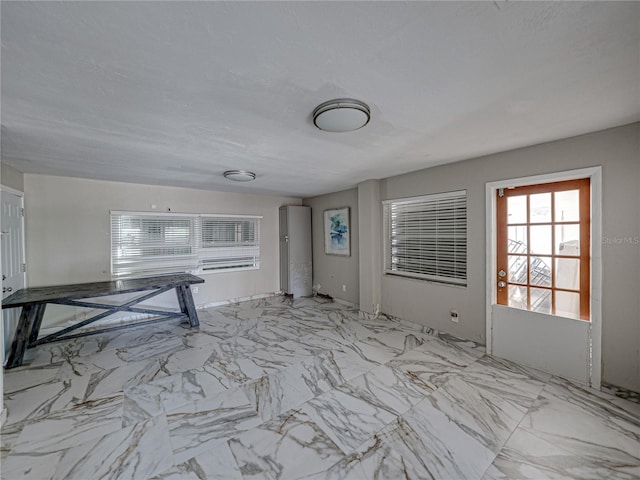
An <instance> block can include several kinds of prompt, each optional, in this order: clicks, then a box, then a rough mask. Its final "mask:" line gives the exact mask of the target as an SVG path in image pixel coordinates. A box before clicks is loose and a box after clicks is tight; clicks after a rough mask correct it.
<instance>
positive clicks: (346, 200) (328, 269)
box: [303, 188, 360, 304]
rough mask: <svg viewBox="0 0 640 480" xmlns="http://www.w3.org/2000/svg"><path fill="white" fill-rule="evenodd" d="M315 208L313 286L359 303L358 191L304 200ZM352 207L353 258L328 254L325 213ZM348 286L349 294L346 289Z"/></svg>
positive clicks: (347, 191)
mask: <svg viewBox="0 0 640 480" xmlns="http://www.w3.org/2000/svg"><path fill="white" fill-rule="evenodd" d="M303 204H304V205H308V206H310V207H311V224H312V231H313V284H314V285H318V284H320V285H321V288H320V293H325V294H328V295H331V296H332V297H334V298H339V299H342V300H346V301H347V302H351V303H355V304H357V303H358V302H359V296H360V282H359V275H358V259H359V243H360V241H359V238H360V237H359V234H358V225H359V221H358V190H357V189H355V188H353V189H351V190H344V191H342V192H336V193H330V194H328V195H321V196H318V197H313V198H307V199H305V200H303ZM340 207H349V209H350V210H349V211H350V227H351V232H350V234H351V256H349V257H346V256H344V257H343V256H337V255H327V254H325V253H324V211H325V210H327V209H330V208H340ZM343 285H345V286H346V292H345V291H343V289H342V286H343Z"/></svg>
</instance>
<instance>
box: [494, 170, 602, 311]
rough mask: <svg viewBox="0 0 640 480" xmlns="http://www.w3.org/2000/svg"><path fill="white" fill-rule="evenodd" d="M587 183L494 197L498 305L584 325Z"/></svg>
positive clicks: (515, 190)
mask: <svg viewBox="0 0 640 480" xmlns="http://www.w3.org/2000/svg"><path fill="white" fill-rule="evenodd" d="M589 204H590V182H589V179H580V180H570V181H564V182H553V183H547V184H539V185H527V186H523V187H516V188H505V189H500V190H499V191H498V198H497V203H496V206H497V208H496V215H497V231H496V233H497V234H496V239H497V261H498V265H497V266H498V272H497V277H498V303H499V304H501V305H507V306H510V307H514V308H522V309H525V310H531V311H533V312H540V313H546V314H551V315H560V316H563V317H569V318H576V319H583V320H589V318H590V313H589V284H590V253H589V252H590V219H591V214H590V206H589Z"/></svg>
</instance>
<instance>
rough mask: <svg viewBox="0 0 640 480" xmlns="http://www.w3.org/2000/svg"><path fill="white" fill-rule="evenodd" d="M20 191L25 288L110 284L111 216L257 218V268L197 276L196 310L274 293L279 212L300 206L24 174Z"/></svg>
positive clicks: (293, 201)
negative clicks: (135, 213) (132, 213)
mask: <svg viewBox="0 0 640 480" xmlns="http://www.w3.org/2000/svg"><path fill="white" fill-rule="evenodd" d="M24 187H25V189H24V190H25V222H26V225H25V229H26V231H25V235H26V256H27V284H28V286H29V287H34V286H44V285H62V284H69V283H82V282H94V281H102V280H110V248H111V239H110V214H109V212H110V210H128V211H156V212H162V211H165V212H166V211H167V209H169V208H170V209H171V211H172V212H183V213H229V214H246V215H262V216H263V219H262V221H261V226H260V228H261V231H260V237H261V238H260V241H261V245H260V253H261V267H260V269H259V270H251V271H244V272H224V273H212V274H205V275H201V276H202V278H204V279H205V280H206V283H205V284H204V285H199V292H198V293H197V294H195V295H194V300H195V302H196V304H197V305H203V304H209V303H213V302H218V301H224V300H229V299H233V298H239V297H247V296H252V295H260V294H265V293H273V292H277V291H278V290H279V263H278V257H279V252H278V246H279V244H278V241H279V236H278V208H279V207H280V206H282V205H300V203H301V200H300V199H298V198H293V197H278V196H266V195H248V194H234V193H223V192H212V191H205V190H192V189H185V188H173V187H157V186H149V185H137V184H129V183H117V182H106V181H98V180H85V179H78V178H67V177H54V176H49V175H33V174H25V176H24ZM151 204H155V205H157V209H156V210H152V209H151V208H150V206H151ZM165 295H167V296H168V297H167V298H168V300H166V301H161V302H160V303H161V304H165V303H170V304H175V300H174V298H173V297H172V296H169V294H165ZM48 308H49V307H48ZM56 308H57V309H58V311H57V312H56V311H55V310H56ZM67 311H68V310H67ZM63 312H64V309H63V307H53V308H51V312H49V313H51V314H53V315H45V323H44V324H43V328H47V327H49V326H51V322H52V321H55V322H59V321H61V318H62V317H64V315H65V314H64V313H63ZM47 317H48V320H47Z"/></svg>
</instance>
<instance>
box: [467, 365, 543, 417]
mask: <svg viewBox="0 0 640 480" xmlns="http://www.w3.org/2000/svg"><path fill="white" fill-rule="evenodd" d="M457 377H458V378H460V379H462V380H464V381H465V382H467V383H469V384H471V385H474V386H477V387H481V388H483V389H486V390H491V391H493V392H494V393H495V394H496V395H499V396H501V397H503V398H508V399H509V400H510V401H512V402H514V403H517V404H519V405H522V406H523V407H527V408H528V407H530V406H531V404H532V403H533V401H534V400H535V399H536V398H537V397H538V395H539V394H540V392H541V391H542V389H543V388H544V386H545V385H546V383H547V382H548V381H549V379H550V378H551V375H550V374H548V373H545V372H541V371H539V370H535V369H533V368H528V367H522V366H520V365H517V364H514V363H513V362H509V361H506V360H502V359H498V358H494V357H488V356H484V357H482V358H480V359H479V360H478V361H477V362H474V363H472V364H471V365H469V366H468V367H467V368H465V369H463V370H462V371H461V372H460V373H459V374H458V375H457Z"/></svg>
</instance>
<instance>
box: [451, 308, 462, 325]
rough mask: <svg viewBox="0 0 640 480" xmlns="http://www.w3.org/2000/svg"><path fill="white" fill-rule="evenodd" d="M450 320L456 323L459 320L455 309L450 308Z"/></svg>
mask: <svg viewBox="0 0 640 480" xmlns="http://www.w3.org/2000/svg"><path fill="white" fill-rule="evenodd" d="M451 321H452V322H453V323H458V322H459V321H460V317H459V316H458V311H457V310H451Z"/></svg>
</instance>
